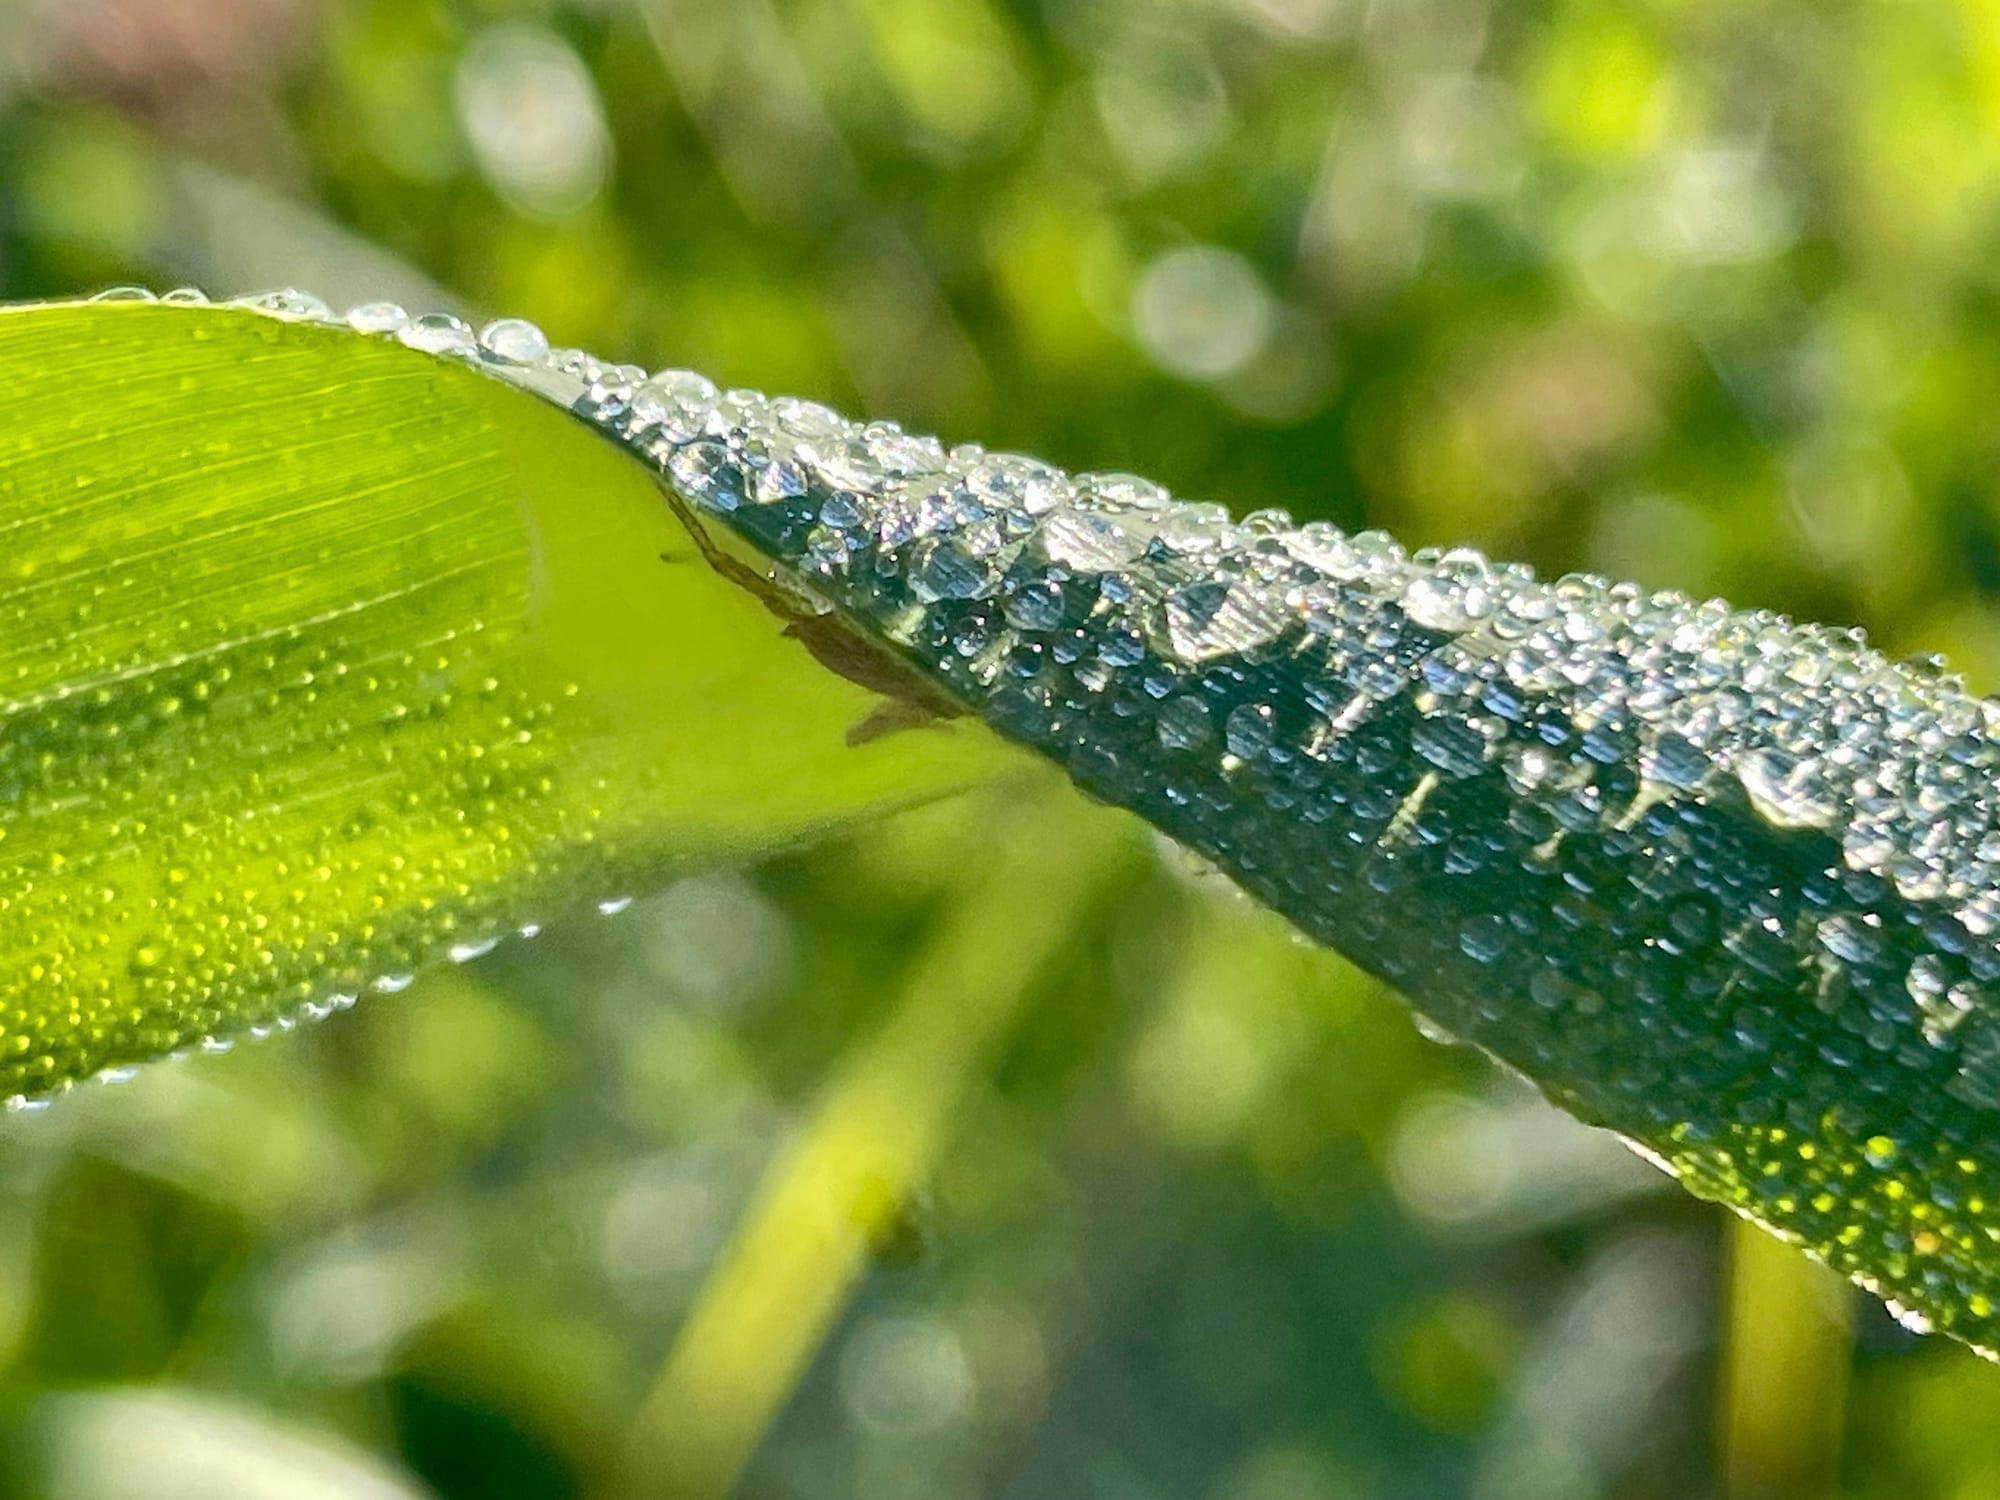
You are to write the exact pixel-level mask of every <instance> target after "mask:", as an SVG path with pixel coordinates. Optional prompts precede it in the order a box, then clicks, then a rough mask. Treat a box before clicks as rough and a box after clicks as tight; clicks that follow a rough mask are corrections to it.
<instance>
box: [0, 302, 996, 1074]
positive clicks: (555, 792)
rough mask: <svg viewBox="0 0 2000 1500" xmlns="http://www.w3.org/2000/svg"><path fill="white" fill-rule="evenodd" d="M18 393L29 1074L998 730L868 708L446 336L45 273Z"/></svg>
mask: <svg viewBox="0 0 2000 1500" xmlns="http://www.w3.org/2000/svg"><path fill="white" fill-rule="evenodd" d="M0 408H4V410H5V411H6V413H7V420H6V424H5V427H4V430H0V1097H7V1096H12V1097H14V1098H16V1099H17V1100H20V1099H29V1098H33V1097H35V1096H38V1095H42V1094H45V1093H46V1092H48V1091H49V1090H51V1089H52V1088H55V1087H57V1086H59V1085H62V1084H65V1083H68V1082H71V1081H73V1080H76V1079H80V1078H84V1077H88V1076H90V1075H93V1074H97V1073H99V1072H101V1071H103V1070H106V1069H118V1068H122V1067H125V1066H127V1065H130V1064H134V1063H137V1062H139V1061H142V1060H144V1059H147V1058H150V1057H155V1056H158V1055H160V1054H162V1053H166V1052H170V1051H173V1050H175V1049H179V1048H185V1047H189V1046H194V1045H199V1044H204V1043H208V1044H214V1043H218V1042H220V1041H223V1040H225V1039H227V1038H229V1037H231V1036H233V1035H235V1034H237V1033H239V1032H242V1031H244V1030H245V1029H249V1028H263V1027H268V1026H272V1025H283V1024H289V1022H290V1021H291V1020H293V1019H294V1018H296V1017H298V1016H299V1015H301V1014H308V1013H313V1012H315V1011H318V1010H320V1009H323V1008H325V1007H327V1006H329V1005H337V1004H340V1003H343V1002H344V1000H345V999H347V998H349V997H352V996H354V995H357V994H359V993H361V992H362V991H364V990H365V989H367V988H369V987H371V986H376V987H383V988H394V987H396V986H397V985H399V984H400V983H401V982H403V980H404V978H405V976H407V975H409V974H410V973H411V972H413V971H415V970H417V969H419V968H420V967H422V966H423V965H425V964H427V963H431V962H434V961H437V960H438V959H440V958H442V957H444V956H445V955H447V954H453V953H455V954H457V955H459V956H463V955H466V954H468V953H472V952H477V951H479V950H480V949H482V948H483V947H484V946H486V945H488V944H489V943H490V942H491V941H492V940H494V939H495V938H496V937H499V936H501V935H503V934H505V933H508V932H510V931H512V930H514V929H517V928H519V927H522V926H524V925H527V924H532V923H534V922H537V921H540V920H541V919H543V918H545V917H546V916H549V915H551V914H553V913H554V912H556V911H558V910H560V909H561V908H564V907H567V906H570V905H574V904H577V903H578V902H587V901H611V900H613V899H615V898H618V897H621V896H625V895H628V894H630V893H631V892H632V891H634V890H635V889H637V888H638V887H639V886H641V885H642V884H644V883H646V882H648V881H650V880H653V879H656V878H657V876H658V872H659V871H661V870H662V869H664V868H667V867H670V866H674V865H677V864H683V863H687V862H700V861H713V860H720V859H731V858H738V857H742V856H744V855H746V854H749V853H752V852H756V851H759V850H764V849H768V848H770V847H772V846H774V845H776V844H780V843H783V842H786V841H791V840H796V839H798V838H800V837H803V836H806V835H808V834H810V833H811V832H813V831H814V830H816V829H820V828H822V827H825V826H827V825H829V824H832V823H835V822H838V821H839V820H842V819H847V818H851V817H853V816H854V815H855V814H856V813H858V812H860V811H861V810H863V809H868V808H874V807H880V806H884V805H890V804H895V803H901V802H907V801H909V800H911V799H916V798H922V797H926V796H930V795H935V794H937V793H939V792H941V791H943V790H945V789H947V788H950V787H953V786H956V785H960V784H963V783H965V782H966V781H968V780H970V779H975V778H978V777H981V776H984V775H986V774H988V773H989V772H990V771H991V770H992V769H994V767H995V766H996V765H998V764H1001V763H1002V761H1001V756H1002V755H1003V753H1004V752H1003V751H1002V750H1001V749H1000V747H999V746H998V742H997V741H993V740H991V739H990V737H987V736H984V735H982V734H981V732H980V731H979V730H978V729H977V727H976V726H969V725H963V724H960V725H951V726H944V727H937V728H927V729H920V730H912V731H909V732H905V733H898V734H890V735H885V736H882V737H880V738H878V739H875V740H873V741H871V742H870V743H867V744H865V745H860V746H850V745H849V744H848V743H847V742H846V738H847V733H848V731H849V729H850V727H851V726H853V725H854V724H855V723H856V722H857V721H859V720H861V719H862V718H863V717H864V716H866V715H867V714H868V712H869V711H870V708H871V706H872V705H874V704H876V703H877V702H878V701H879V699H878V697H877V695H875V694H873V693H871V692H870V691H868V690H866V689H864V688H862V687H860V686H858V685H856V684H855V683H853V682H850V681H847V680H844V679H843V678H841V677H840V676H837V675H835V674H832V673H829V672H827V671H825V670H823V669H822V668H821V667H820V666H819V665H818V664H816V663H815V662H814V661H813V660H812V658H811V657H810V655H809V654H808V653H807V652H806V651H805V650H804V649H802V648H801V647H800V646H799V645H798V644H797V643H795V642H794V641H791V640H788V639H786V638H784V637H783V636H782V634H781V622H780V621H779V620H778V619H777V618H775V617H774V616H773V615H772V614H771V613H770V612H769V611H768V610H767V609H766V608H765V607H764V606H763V605H762V604H760V603H759V602H758V601H757V600H755V599H753V598H751V597H750V596H748V595H747V594H745V593H744V592H743V591H741V590H740V589H738V588H736V587H735V586H734V585H732V584H729V583H726V582H724V581H722V580H721V579H719V578H718V577H717V576H716V575H715V574H714V573H713V572H712V570H711V569H709V568H708V567H707V566H705V565H704V564H703V563H702V562H701V561H700V559H699V555H698V553H697V551H696V549H695V548H694V547H693V546H692V545H691V543H690V540H689V538H688V536H687V534H686V533H685V532H684V531H683V530H682V529H681V528H680V526H679V525H678V523H677V522H676V521H675V519H674V517H673V514H672V512H671V511H670V510H669V508H668V507H667V506H666V505H665V504H663V503H662V499H661V495H660V491H659V489H658V487H657V485H656V484H655V482H654V481H653V479H652V478H651V477H650V476H649V475H648V474H647V473H646V472H645V471H644V470H643V469H641V468H640V467H639V466H637V465H634V464H632V463H631V462H629V461H628V460H627V459H625V458H624V457H622V456H621V455H619V454H618V453H617V452H616V451H615V450H613V449H612V448H610V447H609V446H608V445H606V444H604V443H603V442H602V441H601V440H599V439H598V438H597V437H596V436H594V435H593V434H592V433H590V432H589V431H587V430H585V429H584V428H582V427H580V426H578V425H577V424H576V423H575V422H573V421H571V420H570V419H569V418H567V417H566V416H565V415H564V414H563V413H561V412H558V411H554V410H551V409H549V408H547V407H546V406H545V405H543V404H541V403H538V402H535V401H532V400H529V399H527V398H525V397H523V396H522V395H520V394H519V393H518V392H515V391H512V390H509V389H507V388H505V387H503V386H501V385H498V384H496V383H494V382H492V381H489V380H485V379H482V378H481V377H480V376H478V375H477V374H475V373H473V372H471V371H468V370H465V369H462V368H458V367H455V366H453V365H450V364H448V363H444V362H441V361H438V360H436V359H434V358H431V357H429V356H428V355H425V354H423V353H420V352H417V351H415V350H412V349H407V348H403V347H399V346H398V345H396V344H394V343H391V342H386V341H378V340H370V339H365V338H362V337H360V336H358V335H356V334H354V333H352V332H350V331H346V330H335V329H330V328H325V327H318V326H310V325H308V324H304V323H298V322H284V321H279V320H277V319H273V318H271V317H268V316H264V315H261V314H258V313H254V312H250V311H245V310H233V309H212V308H170V307H158V306H148V305H141V304H115V303H114V304H101V305H80V306H70V305H65V306H50V307H39V308H28V309H10V310H8V311H6V312H4V313H0ZM663 553H664V554H666V557H665V559H664V560H663V557H662V554H663Z"/></svg>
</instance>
